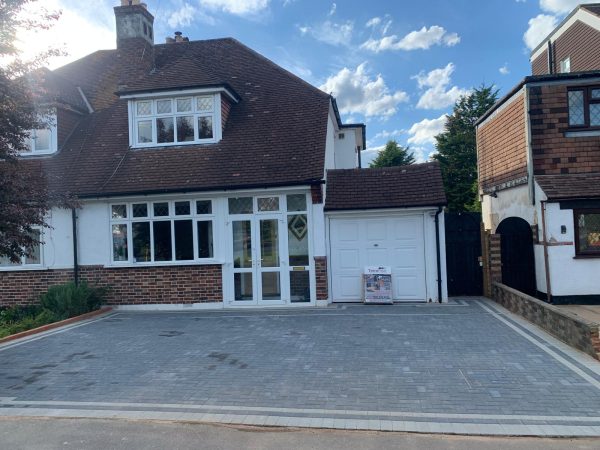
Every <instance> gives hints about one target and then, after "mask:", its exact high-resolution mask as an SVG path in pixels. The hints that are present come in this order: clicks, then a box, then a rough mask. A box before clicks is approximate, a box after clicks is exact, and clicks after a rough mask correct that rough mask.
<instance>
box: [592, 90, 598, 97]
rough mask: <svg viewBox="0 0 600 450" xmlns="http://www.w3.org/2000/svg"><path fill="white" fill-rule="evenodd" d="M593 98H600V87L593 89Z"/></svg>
mask: <svg viewBox="0 0 600 450" xmlns="http://www.w3.org/2000/svg"><path fill="white" fill-rule="evenodd" d="M592 98H594V99H596V98H597V99H600V89H592Z"/></svg>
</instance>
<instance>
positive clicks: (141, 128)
mask: <svg viewBox="0 0 600 450" xmlns="http://www.w3.org/2000/svg"><path fill="white" fill-rule="evenodd" d="M148 142H152V121H151V120H141V121H139V122H138V144H146V143H148Z"/></svg>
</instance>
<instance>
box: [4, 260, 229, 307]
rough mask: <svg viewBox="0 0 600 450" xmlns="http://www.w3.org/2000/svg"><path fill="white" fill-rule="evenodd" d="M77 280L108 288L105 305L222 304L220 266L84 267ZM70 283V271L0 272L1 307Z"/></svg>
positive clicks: (25, 301)
mask: <svg viewBox="0 0 600 450" xmlns="http://www.w3.org/2000/svg"><path fill="white" fill-rule="evenodd" d="M80 279H81V280H85V281H87V282H88V284H90V285H93V286H106V287H109V288H110V290H109V293H108V297H107V302H106V303H107V304H109V305H141V304H151V303H209V302H221V301H223V283H222V276H221V266H220V265H206V266H197V265H194V266H173V267H131V268H130V267H121V268H105V267H102V266H84V267H81V268H80ZM72 280H73V271H72V270H69V269H67V270H44V271H31V270H30V271H18V272H0V306H9V305H24V304H31V303H35V302H36V301H37V298H38V297H39V295H40V294H41V293H43V292H45V291H46V290H47V289H48V288H49V287H50V286H53V285H56V284H62V283H66V282H69V281H72Z"/></svg>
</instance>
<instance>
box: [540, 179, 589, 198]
mask: <svg viewBox="0 0 600 450" xmlns="http://www.w3.org/2000/svg"><path fill="white" fill-rule="evenodd" d="M535 180H536V181H537V182H538V184H539V185H540V187H541V188H542V190H543V191H544V193H545V194H546V196H547V197H548V200H584V199H597V198H600V173H583V174H565V175H537V176H536V177H535Z"/></svg>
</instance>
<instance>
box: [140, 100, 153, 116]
mask: <svg viewBox="0 0 600 450" xmlns="http://www.w3.org/2000/svg"><path fill="white" fill-rule="evenodd" d="M136 105H137V115H138V116H147V115H150V114H152V102H137V104H136Z"/></svg>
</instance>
